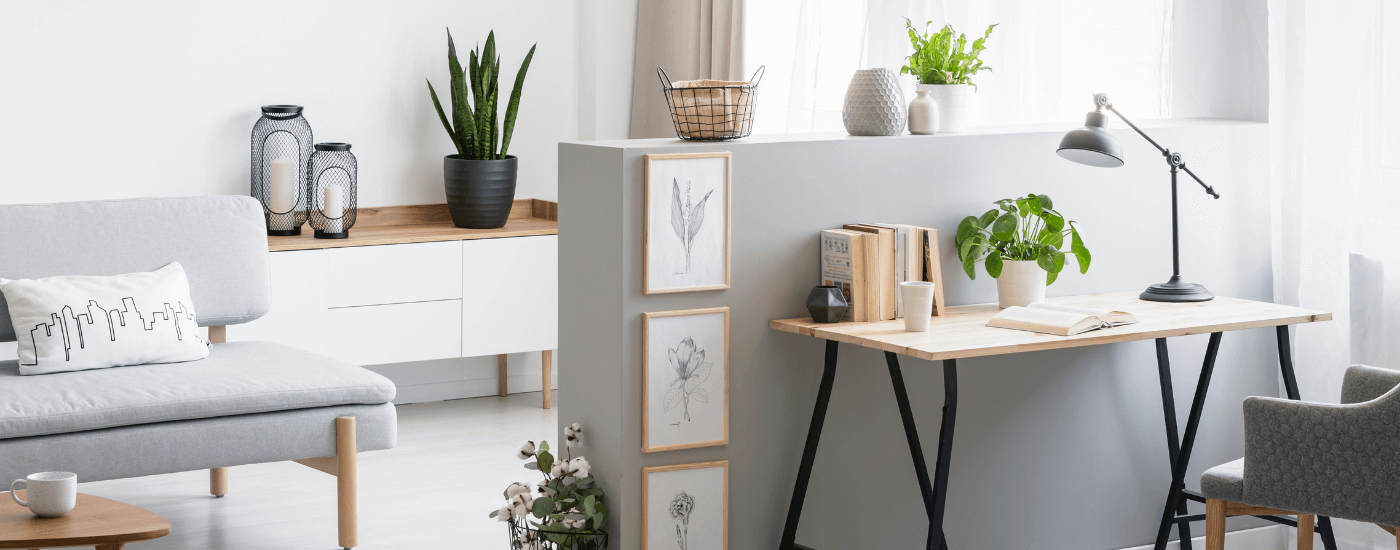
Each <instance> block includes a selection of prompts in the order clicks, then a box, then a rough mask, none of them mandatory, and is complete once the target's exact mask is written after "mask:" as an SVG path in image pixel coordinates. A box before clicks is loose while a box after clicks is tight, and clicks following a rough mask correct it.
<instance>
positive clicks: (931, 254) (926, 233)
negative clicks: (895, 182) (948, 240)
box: [821, 223, 944, 322]
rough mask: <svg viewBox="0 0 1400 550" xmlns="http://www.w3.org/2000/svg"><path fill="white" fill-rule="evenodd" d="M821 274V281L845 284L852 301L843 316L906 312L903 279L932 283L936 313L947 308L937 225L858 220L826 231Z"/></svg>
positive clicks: (885, 316) (881, 317)
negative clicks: (945, 305)
mask: <svg viewBox="0 0 1400 550" xmlns="http://www.w3.org/2000/svg"><path fill="white" fill-rule="evenodd" d="M821 279H822V284H823V285H833V286H839V287H841V293H842V294H844V295H845V296H846V303H847V304H848V305H849V306H850V307H849V308H847V309H846V317H845V319H843V320H845V321H856V322H868V321H885V320H890V319H897V318H901V317H904V311H903V310H904V304H903V303H902V300H900V296H899V283H902V282H905V281H928V282H931V283H933V284H934V298H933V314H934V315H942V314H943V312H944V304H943V273H942V271H941V270H940V269H939V266H938V230H937V229H929V228H927V227H918V226H913V225H905V224H890V223H858V224H848V225H845V226H843V227H842V228H841V229H828V230H825V231H822V234H821Z"/></svg>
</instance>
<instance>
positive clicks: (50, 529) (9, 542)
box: [0, 492, 170, 548]
mask: <svg viewBox="0 0 1400 550" xmlns="http://www.w3.org/2000/svg"><path fill="white" fill-rule="evenodd" d="M0 499H3V500H0V548H53V547H61V546H99V547H105V546H106V545H117V546H116V547H118V548H120V545H121V544H123V543H127V542H135V541H139V540H150V539H155V538H160V537H163V536H165V535H167V534H169V533H170V522H168V521H166V520H165V518H163V517H160V516H159V515H157V514H155V513H154V512H150V511H148V510H144V509H141V508H137V507H135V506H132V505H130V504H123V503H120V502H117V501H115V500H108V499H105V498H102V497H95V496H92V495H86V494H83V493H78V505H77V506H75V507H74V508H73V511H72V512H69V513H68V515H66V516H63V517H61V518H37V517H34V514H31V513H30V512H29V509H28V508H25V507H23V506H20V505H19V504H16V503H15V501H14V499H11V498H10V493H9V492H4V493H0Z"/></svg>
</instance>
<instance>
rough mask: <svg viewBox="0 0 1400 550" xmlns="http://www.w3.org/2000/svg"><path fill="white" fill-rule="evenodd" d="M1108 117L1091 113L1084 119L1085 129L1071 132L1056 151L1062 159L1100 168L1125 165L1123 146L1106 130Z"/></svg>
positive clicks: (1098, 113)
mask: <svg viewBox="0 0 1400 550" xmlns="http://www.w3.org/2000/svg"><path fill="white" fill-rule="evenodd" d="M1107 126H1108V117H1106V116H1104V114H1103V113H1102V112H1100V111H1090V112H1089V114H1088V115H1087V116H1085V117H1084V127H1083V128H1076V129H1074V130H1070V131H1069V133H1067V134H1065V137H1064V139H1061V140H1060V148H1059V149H1058V150H1056V151H1055V152H1056V153H1059V155H1060V156H1061V157H1064V158H1065V159H1067V160H1072V161H1074V162H1077V163H1079V164H1087V165H1089V166H1098V167H1100V168H1117V167H1119V166H1122V165H1123V146H1122V145H1121V144H1119V143H1118V138H1116V137H1113V135H1112V134H1109V133H1108V130H1106V129H1105V128H1106V127H1107Z"/></svg>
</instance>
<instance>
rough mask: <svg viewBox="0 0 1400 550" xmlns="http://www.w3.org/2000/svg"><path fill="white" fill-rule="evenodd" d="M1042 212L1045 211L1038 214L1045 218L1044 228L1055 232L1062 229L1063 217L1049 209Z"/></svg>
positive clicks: (1063, 226) (1063, 224)
mask: <svg viewBox="0 0 1400 550" xmlns="http://www.w3.org/2000/svg"><path fill="white" fill-rule="evenodd" d="M1044 212H1045V213H1044V214H1042V215H1041V216H1040V219H1042V220H1045V229H1047V230H1049V231H1054V232H1056V233H1058V232H1060V231H1062V230H1064V228H1065V219H1064V218H1063V217H1061V216H1060V215H1059V214H1056V213H1054V212H1051V211H1049V210H1045V211H1044Z"/></svg>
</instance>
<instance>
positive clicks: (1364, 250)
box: [1269, 0, 1400, 548]
mask: <svg viewBox="0 0 1400 550" xmlns="http://www.w3.org/2000/svg"><path fill="white" fill-rule="evenodd" d="M1269 59H1270V67H1269V69H1270V76H1269V97H1270V101H1269V126H1270V138H1271V144H1270V145H1271V147H1270V156H1271V159H1270V163H1271V166H1272V169H1271V178H1272V196H1273V206H1274V228H1273V234H1274V243H1273V245H1274V250H1273V252H1274V254H1273V256H1274V297H1275V301H1278V302H1280V303H1286V304H1294V305H1300V306H1303V307H1308V308H1314V309H1321V310H1327V311H1331V312H1333V313H1334V318H1333V321H1331V322H1327V323H1317V324H1309V325H1305V326H1302V327H1299V328H1297V329H1296V331H1295V336H1294V357H1295V359H1296V365H1297V372H1298V378H1299V380H1298V382H1299V386H1300V390H1301V392H1302V396H1303V399H1306V400H1309V401H1323V402H1333V403H1335V402H1336V401H1337V400H1338V398H1339V393H1340V391H1341V382H1342V373H1343V371H1345V369H1346V366H1347V365H1348V364H1350V363H1353V362H1367V363H1371V364H1374V365H1375V366H1379V367H1386V368H1391V369H1400V309H1397V307H1395V306H1396V305H1397V304H1396V302H1397V299H1400V261H1397V260H1398V259H1400V244H1397V241H1396V237H1397V235H1400V224H1397V222H1396V220H1397V217H1396V215H1395V214H1394V205H1397V204H1400V104H1397V101H1396V98H1397V97H1400V3H1397V2H1394V1H1388V0H1348V1H1345V2H1338V1H1335V0H1270V1H1269ZM1339 538H1340V539H1342V540H1340V541H1339V542H1340V543H1341V546H1342V547H1344V548H1386V547H1393V545H1394V544H1395V543H1394V540H1395V539H1394V537H1392V536H1390V535H1388V534H1386V533H1384V532H1383V531H1381V530H1379V529H1376V528H1375V526H1371V525H1359V524H1354V523H1347V522H1343V524H1342V526H1341V527H1340V528H1339ZM1386 545H1390V546H1386Z"/></svg>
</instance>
